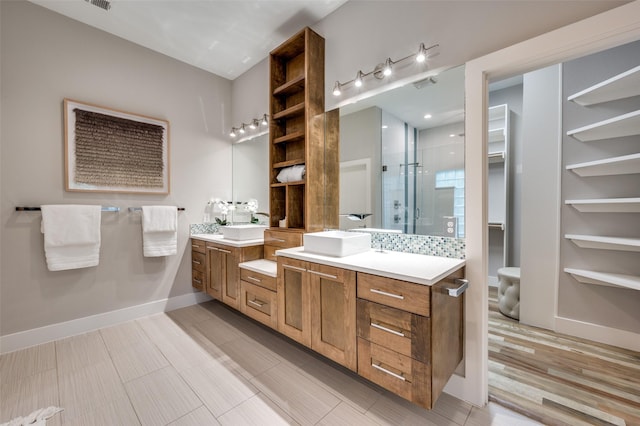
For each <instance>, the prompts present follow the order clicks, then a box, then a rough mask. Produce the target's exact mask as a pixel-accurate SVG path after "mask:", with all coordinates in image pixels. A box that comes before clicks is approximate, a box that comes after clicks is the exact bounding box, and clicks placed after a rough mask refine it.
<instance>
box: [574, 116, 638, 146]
mask: <svg viewBox="0 0 640 426" xmlns="http://www.w3.org/2000/svg"><path fill="white" fill-rule="evenodd" d="M638 134H640V110H637V111H631V112H629V113H626V114H622V115H618V116H616V117H613V118H609V119H607V120H603V121H599V122H597V123H593V124H589V125H588V126H584V127H580V128H578V129H574V130H569V131H568V132H567V136H573V137H574V138H576V139H578V140H580V141H582V142H589V141H597V140H601V139H611V138H621V137H624V136H633V135H638Z"/></svg>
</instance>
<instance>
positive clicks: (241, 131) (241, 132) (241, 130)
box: [239, 124, 244, 135]
mask: <svg viewBox="0 0 640 426" xmlns="http://www.w3.org/2000/svg"><path fill="white" fill-rule="evenodd" d="M239 131H240V134H241V135H244V124H243V125H242V127H240V130H239Z"/></svg>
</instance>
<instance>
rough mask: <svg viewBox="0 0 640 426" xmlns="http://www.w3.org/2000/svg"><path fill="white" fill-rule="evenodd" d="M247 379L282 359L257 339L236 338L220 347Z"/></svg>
mask: <svg viewBox="0 0 640 426" xmlns="http://www.w3.org/2000/svg"><path fill="white" fill-rule="evenodd" d="M220 349H221V351H222V352H223V353H225V354H226V355H227V356H228V357H229V358H230V359H231V360H232V361H233V363H234V364H235V365H237V366H238V368H239V371H240V372H241V373H242V375H243V376H244V377H246V378H247V379H251V378H252V377H255V376H257V375H258V374H261V373H264V372H265V371H267V370H268V369H270V368H271V367H273V366H275V365H277V364H279V363H280V362H281V359H280V358H279V357H278V356H277V355H276V354H274V353H273V352H271V351H270V350H269V349H267V348H265V347H264V346H262V345H260V344H259V343H257V342H255V341H250V340H247V339H236V340H233V341H231V342H228V343H226V344H225V345H222V347H221V348H220Z"/></svg>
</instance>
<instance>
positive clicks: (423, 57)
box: [416, 43, 427, 62]
mask: <svg viewBox="0 0 640 426" xmlns="http://www.w3.org/2000/svg"><path fill="white" fill-rule="evenodd" d="M426 59H427V55H426V49H425V47H424V43H420V49H418V54H417V55H416V62H424V61H425V60H426Z"/></svg>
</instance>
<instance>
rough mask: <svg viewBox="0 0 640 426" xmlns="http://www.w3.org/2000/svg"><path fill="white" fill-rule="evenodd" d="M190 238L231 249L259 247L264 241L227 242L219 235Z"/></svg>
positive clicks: (195, 235) (199, 235) (200, 235)
mask: <svg viewBox="0 0 640 426" xmlns="http://www.w3.org/2000/svg"><path fill="white" fill-rule="evenodd" d="M191 238H195V239H197V240H202V241H209V242H212V243H218V244H224V245H227V246H231V247H251V246H259V245H261V244H264V239H262V238H260V239H256V240H241V241H238V240H229V239H227V238H224V236H223V235H221V234H194V235H191Z"/></svg>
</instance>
